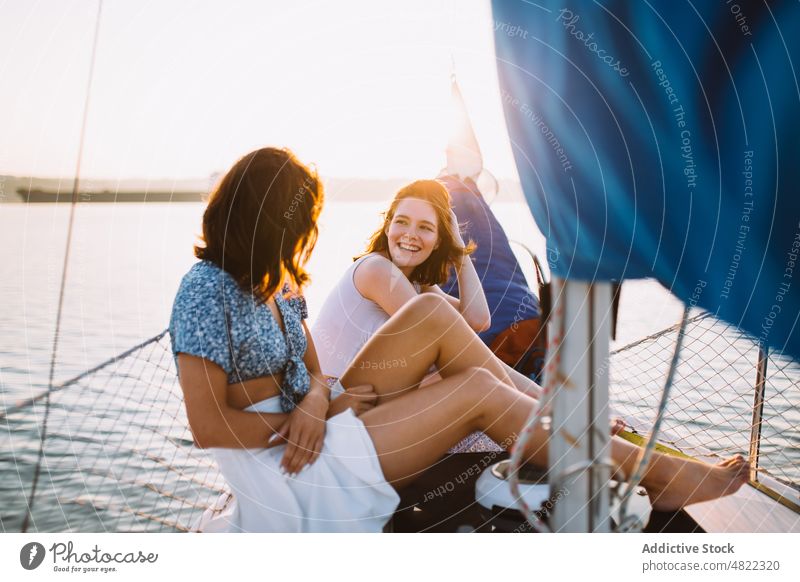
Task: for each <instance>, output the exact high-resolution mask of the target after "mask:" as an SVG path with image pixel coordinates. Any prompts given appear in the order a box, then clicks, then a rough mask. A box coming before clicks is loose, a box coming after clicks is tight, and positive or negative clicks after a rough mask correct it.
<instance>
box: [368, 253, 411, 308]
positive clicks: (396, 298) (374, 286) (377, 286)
mask: <svg viewBox="0 0 800 582" xmlns="http://www.w3.org/2000/svg"><path fill="white" fill-rule="evenodd" d="M353 283H354V284H355V286H356V289H357V290H358V292H359V293H361V295H362V296H364V297H366V298H367V299H369V300H370V301H373V302H375V303H377V304H378V306H380V308H381V309H383V310H384V311H385V312H386V313H388V314H389V315H394V313H395V312H397V311H398V310H399V309H400V308H401V307H403V305H405V304H406V303H408V302H409V301H411V300H412V299H413V298H414V297H416V296H417V292H416V290H415V289H414V286H413V285H412V284H411V283H410V282H409V280H408V279H407V278H406V276H405V275H404V274H403V272H402V271H401V270H400V269H398V268H397V266H396V265H395V264H394V263H393V262H392V261H390V260H389V259H387V258H384V257H381V256H377V255H376V256H372V257H368V258H367V259H365V260H364V261H362V262H361V264H360V265H358V267H356V270H355V272H354V273H353Z"/></svg>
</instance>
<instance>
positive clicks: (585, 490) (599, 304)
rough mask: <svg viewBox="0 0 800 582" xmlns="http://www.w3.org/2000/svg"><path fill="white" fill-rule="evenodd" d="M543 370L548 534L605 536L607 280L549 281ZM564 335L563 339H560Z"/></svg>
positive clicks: (609, 292)
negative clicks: (550, 388) (551, 348)
mask: <svg viewBox="0 0 800 582" xmlns="http://www.w3.org/2000/svg"><path fill="white" fill-rule="evenodd" d="M553 299H554V301H553V310H552V314H553V315H552V317H551V319H554V318H558V321H555V322H553V325H551V327H550V328H549V329H550V330H551V333H555V334H556V337H555V338H552V339H551V342H550V343H551V345H555V346H556V350H557V354H552V355H548V360H549V362H550V364H551V365H550V368H549V370H548V373H551V374H555V375H556V378H557V379H558V381H557V382H556V383H555V386H556V387H557V389H556V392H555V396H554V402H553V407H552V435H551V438H550V444H549V458H550V469H549V474H550V489H551V496H552V497H553V498H554V500H555V501H557V503H555V506H554V510H553V514H552V518H551V529H552V530H553V531H561V532H578V533H579V532H608V531H610V530H611V524H610V520H609V498H608V487H607V484H608V479H609V477H610V475H609V468H608V467H607V466H606V465H605V464H604V463H606V462H607V459H608V457H609V454H608V453H609V446H610V436H609V415H608V385H609V382H608V354H609V337H610V330H611V301H612V289H611V284H610V283H586V282H581V281H568V280H562V279H558V278H554V279H553ZM559 334H561V337H558V335H559Z"/></svg>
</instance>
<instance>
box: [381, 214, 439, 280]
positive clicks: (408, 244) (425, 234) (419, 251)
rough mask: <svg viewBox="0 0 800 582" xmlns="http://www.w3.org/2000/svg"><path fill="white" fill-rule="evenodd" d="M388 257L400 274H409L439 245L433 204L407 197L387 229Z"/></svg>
mask: <svg viewBox="0 0 800 582" xmlns="http://www.w3.org/2000/svg"><path fill="white" fill-rule="evenodd" d="M386 236H387V238H388V242H389V248H388V250H389V256H390V258H391V260H392V262H393V263H394V264H395V265H397V266H398V267H399V268H400V270H401V271H403V272H404V273H406V275H408V274H410V273H411V271H413V270H414V268H415V267H417V266H419V265H421V264H422V263H424V262H425V261H426V260H427V259H428V257H430V256H431V253H432V252H433V251H434V249H436V247H438V246H439V219H438V218H437V216H436V211H435V210H434V208H433V206H432V205H431V203H430V202H426V201H425V200H420V199H419V198H404V199H402V200H400V201H399V202H398V204H397V209H396V210H395V212H394V215H393V216H392V219H391V221H390V222H389V224H388V226H387V227H386Z"/></svg>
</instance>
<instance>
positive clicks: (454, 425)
mask: <svg viewBox="0 0 800 582" xmlns="http://www.w3.org/2000/svg"><path fill="white" fill-rule="evenodd" d="M321 205H322V186H321V184H320V182H319V180H318V179H317V177H316V175H315V174H313V173H312V172H311V171H310V170H309V169H308V168H307V167H305V166H304V165H303V164H301V163H300V162H299V161H298V160H297V159H296V158H295V157H294V156H293V155H292V154H291V153H289V152H288V151H286V150H281V149H273V148H265V149H261V150H257V151H255V152H252V153H250V154H248V155H247V156H245V157H244V158H242V159H241V160H240V161H239V162H237V163H236V164H235V165H234V167H233V168H232V169H231V170H230V171H229V172H228V174H227V175H226V176H225V177H224V178H223V180H222V182H221V183H220V185H219V187H218V188H217V189H216V191H215V192H214V193H213V195H212V197H211V201H210V202H209V205H208V208H207V210H206V213H205V215H204V217H203V244H202V245H200V246H198V247H197V248H196V250H195V252H196V255H197V256H198V258H200V259H201V261H200V262H199V263H197V264H196V265H194V266H193V267H192V269H191V270H190V271H189V272H188V273H187V274H186V276H185V277H184V278H183V281H182V282H181V285H180V288H179V290H178V294H177V296H176V298H175V304H174V306H173V311H172V318H171V320H170V336H171V340H172V349H173V352H174V354H175V358H176V362H177V366H178V374H179V379H180V384H181V388H182V389H183V393H184V400H185V405H186V411H187V416H188V419H189V424H190V426H191V429H192V433H193V436H194V439H195V443H196V444H197V445H198V446H200V447H206V448H209V449H211V451H212V453H213V455H214V457H215V458H216V461H217V463H218V465H219V468H220V470H221V472H222V474H223V476H224V477H225V480H226V481H227V483H228V485H229V487H230V488H231V490H232V492H233V494H234V501H233V503H232V504H231V505H230V506H229V507H228V508H227V510H226V511H225V512H224V513H222V514H221V515H219V516H217V517H216V518H215V519H214V520H213V521H211V522H210V523H209V524H208V528H207V530H209V531H210V530H214V531H220V530H223V531H379V530H381V529H382V527H383V525H384V524H385V523H386V521H387V520H388V519H389V518H390V517H391V515H392V513H393V511H394V509H395V507H396V505H397V502H398V499H399V498H398V496H397V493H396V489H398V488H401V487H403V486H405V485H407V484H408V483H410V482H411V481H412V480H413V479H414V478H415V476H417V475H419V474H420V473H421V472H423V471H424V470H425V469H427V468H428V467H430V466H432V465H433V464H434V463H435V462H436V461H437V460H438V459H439V458H440V457H441V456H442V455H443V454H444V453H445V451H446V450H447V449H448V448H449V447H450V446H452V445H453V444H455V443H456V442H458V441H459V440H460V439H463V438H464V437H465V436H466V435H467V434H469V433H471V432H473V431H476V430H481V431H483V432H485V433H487V434H488V435H489V436H491V437H492V438H493V439H494V440H495V441H496V442H498V443H503V444H504V446H506V447H507V446H510V444H511V443H512V442H513V440H514V436H515V435H517V434H519V433H520V431H521V429H522V427H523V424H524V422H525V420H526V419H527V417H528V415H529V414H530V412H531V409H532V406H534V400H533V399H531V398H530V397H528V396H526V395H525V394H523V393H521V392H519V391H518V390H516V389H515V388H513V387H512V384H511V380H510V379H509V377H508V375H507V374H506V370H505V369H504V368H503V367H502V366H500V365H498V364H497V360H496V359H495V358H494V357H493V356H492V354H491V352H490V351H489V349H488V348H487V347H486V346H485V345H484V344H483V342H481V341H480V339H479V338H478V336H477V335H475V332H474V331H473V330H472V329H470V327H469V326H468V325H467V324H466V321H465V320H464V318H463V317H462V316H461V314H459V312H457V311H456V310H455V309H454V308H453V307H452V306H451V305H450V304H449V303H448V302H447V300H446V299H444V298H442V297H440V296H438V295H437V294H433V293H425V294H422V295H420V296H419V297H415V298H413V299H412V300H411V301H409V302H407V303H406V304H405V305H404V306H403V307H402V308H401V309H400V310H398V311H397V313H395V314H394V315H393V316H392V317H391V319H390V320H389V321H387V322H386V324H385V325H384V329H385V330H386V332H387V333H386V334H380V335H376V336H373V337H372V338H371V339H370V340H369V341H368V342H367V344H366V345H365V346H364V347H363V348H362V349H361V350H360V351H359V353H358V354H357V355H356V356H355V359H354V363H353V365H352V366H351V367H350V369H349V370H348V371H347V372H345V374H344V375H343V377H342V378H341V384H342V385H343V386H344V388H345V389H353V388H356V387H362V388H363V391H362V394H367V395H368V396H367V397H363V396H358V395H357V394H355V393H354V392H352V391H345V392H344V393H343V394H342V395H340V396H338V397H337V398H335V399H333V400H330V391H329V389H328V387H327V385H326V384H325V382H324V379H323V376H322V375H321V373H320V370H319V363H318V361H317V357H316V351H315V349H314V344H313V341H311V340H310V338H309V337H308V333H307V330H306V327H305V323H304V322H303V319H304V317H305V304H304V301H303V299H302V297H301V296H300V295H299V292H300V290H301V288H302V286H303V284H304V283H305V282H306V281H307V275H306V273H305V271H304V270H303V264H304V263H305V261H306V259H307V258H308V255H309V254H310V252H311V250H312V248H313V245H314V242H315V239H316V220H317V217H318V214H319V210H320V207H321ZM399 359H403V360H404V361H405V365H404V366H402V367H398V368H396V369H393V370H392V371H391V373H386V371H385V370H379V369H374V368H373V367H372V366H359V365H358V364H359V363H362V364H363V363H365V362H368V363H372V362H382V361H383V362H387V361H392V360H399ZM434 365H435V366H436V367H437V369H438V370H439V373H440V374H441V376H442V379H441V380H440V381H438V382H435V383H432V384H430V385H428V386H426V387H425V389H424V390H413V391H410V392H408V393H407V394H403V395H401V396H398V397H396V398H391V399H388V400H386V401H384V402H381V400H380V398H379V397H380V396H381V395H384V394H389V393H391V392H392V391H393V390H394V388H395V387H396V386H398V385H401V386H407V385H413V384H415V383H419V381H420V380H421V379H422V378H423V377H424V376H425V374H426V373H427V371H428V370H429V369H430V368H431V366H434ZM369 395H372V396H371V397H372V398H375V397H378V404H377V405H376V406H370V405H369V404H368V403H369V402H370V396H369ZM637 453H638V449H637V448H636V447H634V446H633V445H631V444H629V443H627V442H625V441H621V440H619V439H614V440H613V442H612V446H611V454H612V457H613V459H614V461H615V462H616V463H617V465H618V468H619V471H620V472H621V473H623V474H625V475H628V474H630V472H631V471H632V469H633V466H634V464H635V462H636V457H637ZM525 457H526V458H527V459H528V460H529V461H531V462H533V463H536V464H538V465H546V462H547V434H546V433H545V431H544V430H542V429H539V430H537V431H535V432H534V433H533V437H532V439H531V440H530V443H529V445H528V448H527V450H526V451H525ZM748 470H749V466H748V464H747V462H745V461H744V460H743V459H741V458H733V459H730V460H728V461H726V462H724V463H722V464H720V465H715V466H711V465H706V464H701V463H697V462H694V461H687V460H684V459H680V458H672V457H667V456H664V455H661V454H657V455H656V456H655V457H654V459H653V461H652V462H651V465H650V466H649V468H648V470H647V472H646V474H645V478H644V482H643V484H644V486H645V487H647V488H648V489H649V493H650V495H651V497H652V498H653V501H654V505H655V507H657V508H662V509H675V508H678V507H681V506H683V505H686V504H689V503H694V502H697V501H702V500H706V499H711V498H715V497H719V496H721V495H725V494H729V493H732V492H733V491H735V490H737V489H738V488H739V487H740V486H741V485H742V484H743V483H744V482H745V481H746V479H747V475H748Z"/></svg>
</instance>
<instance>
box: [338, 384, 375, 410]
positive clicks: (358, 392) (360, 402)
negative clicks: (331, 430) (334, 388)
mask: <svg viewBox="0 0 800 582" xmlns="http://www.w3.org/2000/svg"><path fill="white" fill-rule="evenodd" d="M377 400H378V395H377V394H376V393H375V389H374V388H373V387H372V386H370V385H369V384H361V385H359V386H351V387H350V388H346V389H345V391H344V392H343V393H342V394H340V395H339V396H338V397H337V398H335V399H333V400H331V405H330V408H328V418H333V417H334V416H336V415H337V414H339V413H341V412H344V411H345V410H347V409H348V408H352V409H353V412H355V414H356V416H361V415H362V414H364V413H365V412H366V411H367V410H372V409H373V408H375V402H376V401H377Z"/></svg>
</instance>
